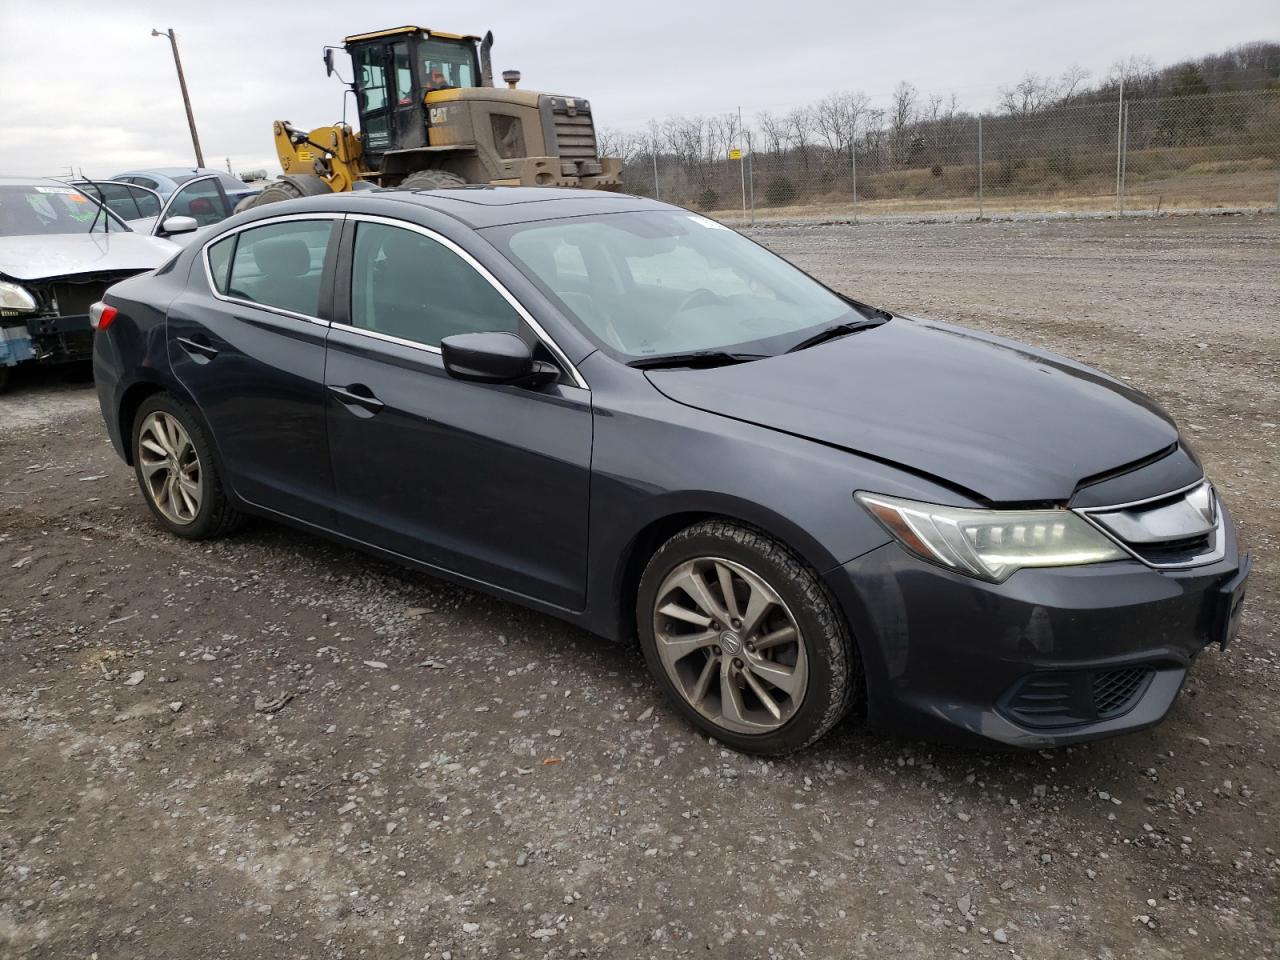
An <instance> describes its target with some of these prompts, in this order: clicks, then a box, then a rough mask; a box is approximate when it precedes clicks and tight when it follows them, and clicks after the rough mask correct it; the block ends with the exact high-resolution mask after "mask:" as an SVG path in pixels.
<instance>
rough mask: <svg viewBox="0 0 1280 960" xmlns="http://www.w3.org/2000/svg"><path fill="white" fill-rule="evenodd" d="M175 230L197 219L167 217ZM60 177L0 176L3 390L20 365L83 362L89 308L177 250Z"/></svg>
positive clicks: (186, 229)
mask: <svg viewBox="0 0 1280 960" xmlns="http://www.w3.org/2000/svg"><path fill="white" fill-rule="evenodd" d="M165 223H166V225H167V226H168V227H170V228H173V232H174V233H175V234H179V233H182V234H189V233H191V232H193V231H195V230H196V229H197V226H198V224H197V223H196V222H195V221H194V220H192V219H191V218H189V217H170V218H169V219H168V220H167V221H165ZM179 249H180V247H179V246H178V245H177V244H176V243H174V242H173V241H172V240H168V239H165V238H163V237H159V236H151V235H149V232H148V233H139V232H136V231H134V230H132V229H130V227H129V225H128V224H126V223H125V222H124V220H122V219H121V218H120V217H118V216H117V215H116V214H114V213H112V211H111V210H110V208H109V207H108V206H107V205H104V204H100V203H98V202H97V201H96V200H95V199H93V198H92V197H91V196H88V195H87V194H86V193H85V191H84V190H82V189H81V188H79V187H75V186H71V185H69V184H66V183H61V182H59V181H57V180H43V179H37V178H24V177H0V390H3V389H4V388H5V387H6V386H8V383H9V379H10V373H11V371H12V370H13V368H14V367H15V366H17V365H18V364H19V363H25V362H30V361H36V362H42V363H48V364H74V363H79V364H81V365H82V366H83V365H85V364H87V362H88V361H89V359H90V358H91V356H92V350H93V332H92V329H91V328H90V326H89V306H90V305H91V304H93V303H95V302H96V301H98V300H100V299H102V295H103V293H104V292H106V289H107V287H109V286H111V285H112V284H113V283H116V282H118V281H120V280H123V279H125V278H126V277H131V276H134V275H135V274H138V273H143V272H145V271H147V270H152V269H154V268H156V267H158V266H160V265H161V264H162V263H164V262H165V261H166V260H168V259H170V258H171V257H172V256H173V255H174V254H175V253H177V252H178V251H179Z"/></svg>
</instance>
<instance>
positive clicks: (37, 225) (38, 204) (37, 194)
mask: <svg viewBox="0 0 1280 960" xmlns="http://www.w3.org/2000/svg"><path fill="white" fill-rule="evenodd" d="M95 216H96V217H97V223H96V224H95V223H94V217H95ZM90 227H92V228H93V229H94V230H95V231H107V230H116V231H126V232H127V231H128V229H129V228H128V227H126V226H125V225H124V224H123V223H122V222H120V221H119V220H117V219H116V218H115V217H114V216H112V215H111V214H110V213H108V212H106V211H105V210H103V209H102V208H101V207H99V206H98V204H97V202H95V201H93V200H90V199H89V198H88V197H86V196H85V195H84V194H83V193H81V192H80V191H79V190H77V189H76V188H75V187H61V186H54V185H50V186H45V185H43V184H0V236H2V237H29V236H36V235H42V234H54V233H88V232H89V229H90Z"/></svg>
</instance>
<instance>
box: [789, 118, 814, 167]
mask: <svg viewBox="0 0 1280 960" xmlns="http://www.w3.org/2000/svg"><path fill="white" fill-rule="evenodd" d="M786 124H787V128H786V129H787V143H788V144H789V145H790V147H791V149H792V150H794V151H795V152H796V154H797V155H798V156H799V157H800V165H801V166H802V167H803V169H804V171H805V173H808V172H809V159H810V157H809V147H810V145H811V144H812V143H813V136H814V130H815V124H814V118H813V111H812V110H811V109H810V108H809V107H797V108H796V109H794V110H792V111H791V112H790V113H788V114H787V117H786Z"/></svg>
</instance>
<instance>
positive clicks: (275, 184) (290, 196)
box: [253, 174, 332, 207]
mask: <svg viewBox="0 0 1280 960" xmlns="http://www.w3.org/2000/svg"><path fill="white" fill-rule="evenodd" d="M331 192H332V191H331V190H330V189H329V185H328V184H327V183H325V182H324V181H323V180H321V179H320V178H319V177H317V176H314V175H310V174H293V175H291V176H287V177H282V178H281V179H279V180H273V181H271V183H269V184H267V185H266V186H265V187H263V189H262V192H261V193H260V194H258V195H257V197H256V198H255V199H254V203H253V205H254V206H255V207H260V206H262V205H263V204H264V203H279V202H280V201H281V200H297V199H298V198H299V197H318V196H321V195H322V194H326V193H331Z"/></svg>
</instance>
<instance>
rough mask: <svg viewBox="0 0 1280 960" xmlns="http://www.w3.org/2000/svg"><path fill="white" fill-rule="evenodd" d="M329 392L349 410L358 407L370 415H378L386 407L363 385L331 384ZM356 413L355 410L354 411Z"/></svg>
mask: <svg viewBox="0 0 1280 960" xmlns="http://www.w3.org/2000/svg"><path fill="white" fill-rule="evenodd" d="M329 392H330V393H331V394H333V395H334V396H335V397H337V398H338V400H339V401H341V402H342V403H344V404H346V405H347V407H348V408H350V407H358V408H360V409H361V410H366V411H368V412H369V413H371V414H373V413H377V412H378V411H379V410H381V409H382V408H383V406H385V404H383V402H382V401H381V400H379V399H378V398H377V397H375V396H374V395H373V391H372V390H370V389H369V388H368V387H366V386H365V385H364V384H363V383H349V384H347V385H346V386H345V387H342V386H338V385H337V384H334V383H331V384H329ZM352 412H353V413H354V412H355V411H354V410H353V411H352Z"/></svg>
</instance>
